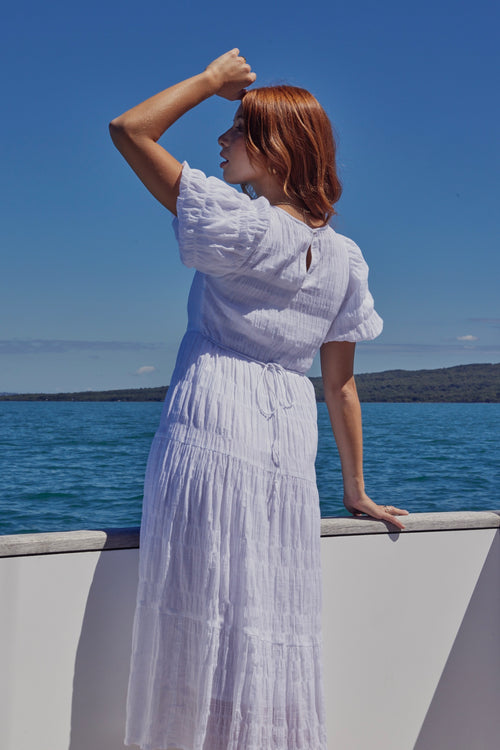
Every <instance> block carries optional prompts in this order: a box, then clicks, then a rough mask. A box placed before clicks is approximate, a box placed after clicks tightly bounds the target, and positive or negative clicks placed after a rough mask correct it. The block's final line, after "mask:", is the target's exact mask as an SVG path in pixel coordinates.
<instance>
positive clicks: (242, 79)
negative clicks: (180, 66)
mask: <svg viewBox="0 0 500 750" xmlns="http://www.w3.org/2000/svg"><path fill="white" fill-rule="evenodd" d="M255 78H256V75H255V73H252V72H251V69H250V65H248V64H247V63H246V61H245V58H244V57H240V55H239V50H237V49H233V50H230V52H226V53H225V54H224V55H221V57H218V58H217V59H216V60H214V61H213V62H212V63H210V65H209V66H208V67H207V68H206V70H204V71H203V73H200V74H199V75H196V76H193V77H192V78H188V79H187V80H185V81H181V82H180V83H177V84H176V85H175V86H171V87H170V88H168V89H165V91H161V92H160V93H159V94H156V95H155V96H153V97H151V98H150V99H147V100H146V101H144V102H142V103H141V104H138V105H137V106H136V107H133V108H132V109H129V110H128V111H127V112H125V113H124V114H123V115H120V116H119V117H116V118H115V119H114V120H112V121H111V123H110V125H109V130H110V134H111V138H112V140H113V143H114V144H115V146H116V147H117V149H118V150H119V151H120V153H121V154H122V156H123V157H124V158H125V159H126V160H127V162H128V163H129V164H130V166H131V167H132V169H133V170H134V172H135V173H136V175H137V176H138V177H139V179H140V180H141V181H142V182H143V183H144V185H145V186H146V187H147V188H148V190H149V191H150V192H151V193H152V194H153V195H154V197H155V198H157V200H159V201H160V203H162V204H163V205H164V206H165V207H166V208H168V209H169V211H172V213H174V214H175V213H176V203H177V196H178V195H179V182H180V177H181V172H182V165H181V164H180V162H179V161H178V160H177V159H176V158H175V157H174V156H172V154H169V153H168V151H166V150H165V149H164V148H163V147H162V146H160V144H159V143H158V142H157V141H158V140H159V138H160V137H161V136H162V135H163V133H164V132H165V131H166V130H168V128H169V127H170V126H171V125H173V123H174V122H175V121H176V120H178V119H179V117H182V115H183V114H185V113H186V112H187V111H188V110H190V109H192V108H193V107H195V106H196V105H197V104H200V103H201V102H202V101H204V100H205V99H208V98H209V97H210V96H213V95H214V94H218V95H219V96H223V97H224V98H226V99H230V100H236V99H239V98H241V96H242V94H243V91H244V89H245V86H250V84H252V83H253V82H254V81H255Z"/></svg>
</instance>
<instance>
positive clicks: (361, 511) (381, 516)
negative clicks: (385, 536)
mask: <svg viewBox="0 0 500 750" xmlns="http://www.w3.org/2000/svg"><path fill="white" fill-rule="evenodd" d="M344 505H345V507H346V508H347V510H348V511H349V512H350V513H352V515H353V516H354V517H356V518H358V517H360V516H364V515H366V516H371V518H375V519H376V520H377V521H383V522H385V523H389V524H391V525H392V526H396V528H398V529H400V530H403V529H404V528H405V526H404V524H403V523H402V521H400V520H399V519H398V516H407V515H408V511H407V510H403V509H402V508H396V507H395V506H394V505H377V504H376V503H374V502H373V501H371V500H369V499H368V498H367V500H366V502H365V503H361V504H360V507H358V508H356V507H354V506H353V505H351V504H350V503H346V502H345V501H344Z"/></svg>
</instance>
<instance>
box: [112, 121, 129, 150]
mask: <svg viewBox="0 0 500 750" xmlns="http://www.w3.org/2000/svg"><path fill="white" fill-rule="evenodd" d="M109 134H110V136H111V140H112V141H113V143H114V144H115V145H116V144H117V143H119V142H120V141H122V140H123V139H124V138H126V137H127V128H126V126H125V124H124V122H123V120H122V118H121V117H115V119H114V120H111V122H110V123H109Z"/></svg>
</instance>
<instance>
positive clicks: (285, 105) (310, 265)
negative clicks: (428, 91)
mask: <svg viewBox="0 0 500 750" xmlns="http://www.w3.org/2000/svg"><path fill="white" fill-rule="evenodd" d="M255 78H256V76H255V74H254V73H252V72H251V69H250V66H249V65H248V64H247V63H246V61H245V59H244V58H243V57H241V56H240V55H239V51H238V50H237V49H234V50H231V51H230V52H227V53H226V54H224V55H222V56H221V57H219V58H218V59H217V60H215V61H214V62H212V63H211V64H210V65H209V66H208V67H207V69H206V70H205V71H204V72H203V73H201V74H200V75H197V76H194V77H193V78H190V79H188V80H186V81H183V82H181V83H178V84H177V85H175V86H172V87H171V88H169V89H167V90H166V91H163V92H161V93H159V94H157V95H156V96H154V97H152V98H151V99H149V100H147V101H146V102H143V103H142V104H139V105H138V106H137V107H135V108H133V109H131V110H130V111H129V112H126V113H125V114H124V115H122V116H121V117H118V118H117V119H116V120H113V122H112V123H111V126H110V129H111V135H112V138H113V141H114V143H115V144H116V146H117V147H118V149H119V150H120V151H121V153H122V154H123V156H124V157H125V158H126V160H127V161H128V162H129V164H130V165H131V167H132V168H133V169H134V171H135V172H136V173H137V175H138V176H139V177H140V179H141V180H142V181H143V182H144V184H145V185H146V187H147V188H148V189H149V190H150V191H151V192H152V194H153V195H154V196H155V197H156V198H157V199H158V200H159V201H160V202H161V203H162V204H163V205H164V206H166V208H168V209H169V210H170V211H171V212H172V213H173V214H175V215H176V217H177V218H176V219H174V228H175V231H176V235H177V239H178V241H179V247H180V253H181V258H182V260H183V262H184V263H185V264H186V265H188V266H193V267H195V268H196V270H197V272H196V274H195V277H194V281H193V286H192V289H191V293H190V298H189V304H188V310H189V324H188V331H187V333H186V335H185V337H184V339H183V341H182V344H181V347H180V351H179V354H178V358H177V363H176V367H175V370H174V374H173V376H172V382H171V385H170V389H169V391H168V395H167V399H166V402H165V406H164V410H163V414H162V418H161V423H160V427H159V429H158V432H157V434H156V436H155V439H154V442H153V445H152V448H151V453H150V457H149V461H148V468H147V472H146V480H145V496H144V508H143V519H142V525H141V558H140V575H139V578H140V583H139V591H138V599H137V610H136V617H135V624H134V640H133V650H132V665H131V675H130V683H129V694H128V707H127V709H128V711H127V734H126V742H127V744H137V745H139V746H140V747H141V748H142V749H143V750H153V749H154V750H160V749H161V750H166V749H167V748H171V747H179V748H183V750H271V748H272V749H275V750H296V749H298V748H307V749H308V750H324V748H325V747H326V737H325V728H324V707H323V693H322V681H321V641H320V637H321V634H320V606H321V601H320V600H321V578H320V555H319V532H320V528H319V526H320V517H319V503H318V495H317V489H316V483H315V473H314V459H315V454H316V442H317V434H316V406H315V397H314V390H313V388H312V385H311V383H310V381H309V380H308V378H307V377H306V376H305V373H306V372H307V370H308V369H309V367H310V365H311V362H312V359H313V357H314V354H315V353H316V351H317V350H318V349H319V348H320V347H321V365H322V372H323V378H324V385H325V398H326V401H327V404H328V408H329V412H330V416H331V420H332V425H333V429H334V433H335V438H336V441H337V445H338V448H339V452H340V457H341V462H342V473H343V480H344V503H345V505H346V507H347V508H348V509H349V510H350V511H351V512H352V513H354V514H363V513H367V514H369V515H371V516H373V517H374V518H379V519H381V520H384V521H387V522H390V523H392V524H393V525H394V526H396V527H397V528H403V524H402V523H401V521H400V520H399V519H398V518H397V516H398V515H401V514H405V513H406V511H402V510H399V509H397V508H393V507H391V506H379V505H376V504H375V503H374V502H373V501H372V500H370V498H369V497H368V496H367V495H366V494H365V491H364V485H363V472H362V440H361V417H360V407H359V400H358V397H357V394H356V388H355V384H354V379H353V358H354V347H355V342H356V341H357V340H360V339H363V338H365V339H366V338H373V337H374V336H376V335H378V333H379V332H380V330H381V327H382V322H381V320H380V318H379V317H378V315H377V314H376V312H375V311H374V309H373V300H372V297H371V295H370V293H369V291H368V286H367V266H366V264H365V262H364V260H363V258H362V255H361V252H360V251H359V249H358V248H357V246H356V245H355V244H354V243H353V242H352V241H351V240H349V239H347V238H345V237H342V236H341V235H338V234H336V233H335V232H334V231H333V229H332V228H331V227H330V226H329V225H328V220H329V219H330V217H331V216H332V214H333V213H334V211H333V204H334V203H335V202H336V201H337V200H338V198H339V197H340V184H339V181H338V178H337V175H336V172H335V145H334V141H333V136H332V133H331V127H330V124H329V121H328V118H327V117H326V115H325V113H324V111H323V110H322V108H321V107H320V105H319V104H318V103H317V102H316V100H315V99H314V97H312V95H311V94H309V93H308V92H306V91H304V90H302V89H296V88H292V87H271V88H268V89H254V90H253V91H249V92H246V91H245V87H246V86H249V85H251V84H252V83H253V82H254V81H255ZM214 94H218V95H220V96H223V97H226V98H228V99H230V100H237V99H241V104H240V106H239V108H238V110H237V112H236V115H235V119H234V123H233V125H232V126H231V128H230V129H229V130H228V131H227V132H226V133H224V134H223V135H222V136H221V137H220V138H219V144H220V146H221V156H222V159H223V162H222V164H221V167H222V170H223V175H224V180H225V182H222V181H220V180H218V179H215V178H211V177H209V178H207V177H205V175H204V174H203V173H202V172H199V171H197V170H193V169H191V168H190V167H189V165H188V164H186V163H185V164H184V165H181V164H180V163H179V162H178V161H177V160H176V159H175V158H174V157H173V156H172V155H171V154H169V153H168V152H167V151H165V150H164V149H163V148H162V147H161V146H159V145H158V143H157V141H158V139H159V138H160V136H161V135H162V134H163V133H164V132H165V130H167V129H168V128H169V127H170V125H172V123H173V122H175V121H176V120H177V119H178V118H179V117H181V116H182V115H183V114H184V113H185V112H186V111H188V110H189V109H190V108H192V107H194V106H196V105H197V104H199V103H200V102H201V101H203V100H204V99H206V98H208V97H209V96H211V95H214ZM232 184H241V185H242V186H244V188H245V190H246V191H247V192H252V193H254V194H255V196H256V198H255V199H254V200H251V199H250V198H249V196H248V195H247V194H245V193H241V192H239V191H237V190H236V189H234V188H232V187H230V185H232Z"/></svg>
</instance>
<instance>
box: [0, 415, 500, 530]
mask: <svg viewBox="0 0 500 750" xmlns="http://www.w3.org/2000/svg"><path fill="white" fill-rule="evenodd" d="M161 408H162V404H161V403H124V402H112V403H108V402H100V403H97V402H53V401H47V402H0V533H1V534H17V533H25V532H42V531H63V530H64V531H67V530H72V529H84V528H85V529H98V528H109V527H126V526H137V525H139V523H140V517H141V501H142V485H143V480H144V471H145V467H146V461H147V456H148V452H149V447H150V444H151V440H152V438H153V435H154V432H155V430H156V427H157V425H158V422H159V418H160V412H161ZM362 410H363V423H364V444H365V459H364V466H365V480H366V487H367V491H368V493H369V495H370V496H371V497H372V499H374V500H375V501H376V502H379V503H382V504H390V505H396V506H399V507H402V508H406V509H407V510H409V511H412V512H422V511H453V510H491V509H495V508H497V509H498V508H500V499H499V497H498V479H499V460H498V456H499V443H500V438H499V424H500V404H414V403H412V404H372V403H370V404H363V405H362ZM318 427H319V444H318V456H317V461H316V471H317V479H318V488H319V494H320V502H321V514H322V516H324V517H325V516H338V515H347V511H345V509H344V506H343V504H342V477H341V472H340V462H339V459H338V454H337V450H336V448H335V443H334V439H333V436H332V432H331V427H330V424H329V420H328V412H327V409H326V405H325V404H318Z"/></svg>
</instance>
